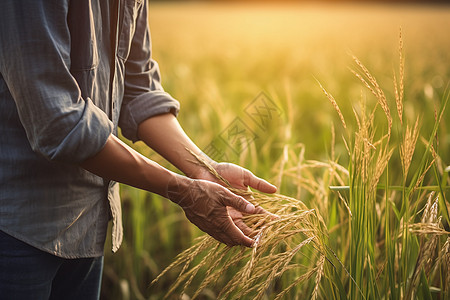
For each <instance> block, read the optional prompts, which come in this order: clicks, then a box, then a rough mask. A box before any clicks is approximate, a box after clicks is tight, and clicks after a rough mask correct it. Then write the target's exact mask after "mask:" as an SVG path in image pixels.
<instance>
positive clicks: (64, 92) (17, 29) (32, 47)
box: [0, 0, 113, 163]
mask: <svg viewBox="0 0 450 300" xmlns="http://www.w3.org/2000/svg"><path fill="white" fill-rule="evenodd" d="M68 2H69V1H44V0H29V1H18V0H4V1H1V3H0V11H1V17H0V73H1V74H0V75H1V76H2V77H3V79H4V81H5V82H6V84H7V86H8V90H9V92H10V94H11V96H12V98H13V99H14V101H15V103H16V106H17V111H18V114H19V117H20V121H21V123H22V125H23V127H24V129H25V131H26V134H27V137H28V140H29V142H30V145H31V148H32V149H33V150H34V151H35V152H37V153H40V154H41V155H43V156H44V157H46V158H47V159H49V160H55V161H63V162H70V163H78V162H81V161H83V160H85V159H86V158H88V157H91V156H93V155H94V154H96V153H97V152H99V151H100V150H101V148H102V147H103V146H104V145H105V143H106V140H107V139H108V137H109V135H110V134H111V132H112V129H113V125H112V123H111V122H110V120H109V119H108V117H107V115H106V114H105V113H104V112H103V111H102V110H101V109H99V108H98V107H97V106H95V105H94V104H93V102H92V101H91V100H90V99H83V98H82V97H81V93H80V89H79V87H78V84H77V82H76V80H75V79H74V78H73V76H72V74H71V73H70V71H69V69H70V42H71V41H70V34H69V29H68V26H67V21H66V20H67V11H68V7H67V6H68Z"/></svg>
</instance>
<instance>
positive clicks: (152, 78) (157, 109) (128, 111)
mask: <svg viewBox="0 0 450 300" xmlns="http://www.w3.org/2000/svg"><path fill="white" fill-rule="evenodd" d="M179 109H180V104H179V102H178V101H177V100H175V99H174V98H173V97H172V96H171V95H170V94H168V93H166V92H165V91H164V89H163V87H162V85H161V76H160V72H159V67H158V64H157V63H156V61H154V60H153V59H152V58H151V39H150V31H149V28H148V13H147V1H144V3H143V6H142V8H141V10H140V11H139V15H138V17H137V23H136V29H135V32H134V36H133V40H132V43H131V49H130V54H129V56H128V58H127V61H126V62H125V90H124V97H123V102H122V108H121V113H120V120H119V126H120V127H121V129H122V134H123V135H124V136H125V137H126V138H128V139H130V140H132V141H137V140H138V136H137V129H138V126H139V124H140V123H141V122H142V121H144V120H146V119H148V118H150V117H152V116H155V115H159V114H163V113H173V114H174V115H175V116H176V115H177V114H178V111H179Z"/></svg>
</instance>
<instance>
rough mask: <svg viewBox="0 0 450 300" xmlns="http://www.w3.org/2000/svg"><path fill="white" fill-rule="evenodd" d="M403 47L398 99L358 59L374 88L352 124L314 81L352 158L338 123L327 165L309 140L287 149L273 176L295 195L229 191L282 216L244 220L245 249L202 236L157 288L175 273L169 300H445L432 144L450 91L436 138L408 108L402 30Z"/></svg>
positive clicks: (438, 180)
mask: <svg viewBox="0 0 450 300" xmlns="http://www.w3.org/2000/svg"><path fill="white" fill-rule="evenodd" d="M399 40H400V45H399V57H400V62H399V71H398V74H397V75H394V92H393V93H392V94H393V95H394V96H393V97H390V96H388V94H387V93H385V91H384V90H383V89H382V88H381V86H380V84H379V83H378V81H377V79H376V78H375V77H374V76H373V75H372V74H371V73H370V71H369V70H368V69H367V68H366V67H365V66H364V64H363V63H362V62H361V61H360V60H359V59H358V58H356V57H355V56H353V61H354V63H355V70H351V71H352V73H353V74H354V75H355V76H356V78H357V80H359V81H360V82H361V83H362V85H363V87H364V88H366V89H367V90H368V92H369V95H368V96H366V95H365V94H362V95H361V98H360V100H359V103H358V105H355V106H354V109H353V111H354V120H355V122H354V123H356V124H355V125H354V126H353V127H352V126H351V125H352V124H353V123H351V122H348V120H346V119H345V117H344V115H343V113H342V112H341V110H340V109H339V105H338V103H337V101H336V100H335V98H334V97H333V96H332V95H331V93H329V92H327V90H326V89H325V88H324V87H323V86H322V85H321V84H320V83H319V86H320V88H321V89H322V90H323V92H324V94H325V96H326V97H327V98H328V99H329V100H330V101H331V103H332V105H333V107H334V108H335V109H336V111H337V113H338V115H339V118H340V120H341V122H342V126H343V127H344V129H345V131H344V132H345V134H344V136H343V143H344V145H345V149H346V150H347V151H346V153H339V154H338V155H337V157H336V153H335V133H334V126H333V128H332V135H331V136H332V143H331V152H330V158H329V160H328V161H325V162H324V161H314V160H306V159H305V154H304V153H305V151H304V150H305V146H304V145H301V144H297V145H289V144H287V145H285V146H284V148H283V154H282V156H281V157H280V159H279V160H278V161H277V162H276V163H275V165H274V172H275V173H276V174H278V175H277V181H278V182H277V183H278V184H279V185H280V184H281V182H282V181H283V182H285V183H286V182H289V183H290V184H292V185H293V186H295V187H296V189H297V194H296V197H295V198H292V197H287V196H284V195H279V194H276V195H265V194H261V193H258V192H254V191H250V190H247V191H241V190H236V189H233V188H232V187H230V186H228V188H229V189H230V190H232V191H233V192H235V193H237V194H239V195H242V196H245V197H247V198H248V199H249V200H250V201H252V202H253V203H254V204H255V205H260V206H262V207H263V208H265V209H266V210H268V211H269V212H271V213H273V214H276V215H277V216H278V218H271V217H270V216H266V215H251V216H246V217H245V218H244V221H245V222H246V224H247V225H248V226H250V227H251V228H252V229H253V230H255V231H256V232H258V234H257V235H256V236H255V241H256V242H255V245H254V247H253V248H252V249H244V248H240V247H233V248H231V247H227V246H225V245H221V244H220V243H218V242H217V241H215V240H214V239H212V238H211V237H209V236H206V235H204V236H201V237H199V238H198V239H197V240H196V241H195V242H194V244H193V246H191V247H190V248H189V249H187V250H185V251H183V252H182V253H181V254H179V255H178V256H177V258H176V259H175V260H174V261H173V262H172V264H170V265H169V266H168V267H167V268H166V270H164V271H163V272H162V273H161V274H160V275H159V276H158V277H156V278H155V279H154V280H153V282H152V284H157V282H158V281H159V280H161V278H163V277H164V276H165V275H166V274H167V272H169V271H173V270H176V272H178V277H177V279H176V281H175V282H174V283H173V284H172V286H171V287H170V289H168V292H167V294H166V297H169V296H170V295H172V294H174V293H175V292H178V293H180V295H189V296H191V297H192V298H197V297H199V296H200V295H202V293H204V292H205V291H209V292H211V291H212V290H214V291H217V293H218V294H217V295H216V294H213V296H214V297H217V298H219V299H285V298H286V299H300V298H305V297H306V298H311V299H317V298H321V299H322V298H327V299H388V298H389V299H416V298H419V299H447V298H448V297H449V295H450V292H449V287H450V284H449V277H450V273H449V272H450V271H449V265H450V264H449V259H450V253H449V251H450V250H449V249H450V246H449V242H450V240H449V239H450V237H449V235H450V232H449V229H448V228H449V223H450V222H449V214H448V207H449V200H448V197H449V196H448V190H449V188H448V182H449V180H448V171H449V170H448V169H449V168H448V167H447V168H444V167H443V165H442V160H441V159H440V157H439V153H438V152H437V149H439V147H438V144H437V143H438V138H437V137H438V129H439V126H440V124H441V120H442V119H443V117H444V112H445V107H446V105H447V102H448V99H449V93H448V91H447V93H446V95H445V96H444V98H443V99H442V103H441V107H440V109H439V110H438V111H436V113H435V118H434V121H435V122H434V126H433V127H432V130H431V132H428V133H425V134H424V133H422V132H421V117H422V116H414V117H413V118H412V119H411V118H410V117H409V118H408V117H406V114H405V113H404V107H405V105H406V104H405V101H404V98H405V96H404V95H405V88H404V83H403V82H404V77H405V71H404V70H405V67H404V55H403V41H402V36H401V34H400V39H399ZM391 98H393V99H391ZM373 99H374V100H375V101H373ZM371 103H373V104H371ZM392 111H395V112H396V113H395V115H396V116H393V113H392ZM424 136H426V137H427V138H425V137H424ZM345 155H347V156H348V157H344V156H345ZM340 161H346V162H347V166H343V164H342V163H339V162H340ZM199 163H201V164H203V166H204V167H206V168H209V169H210V171H211V172H212V173H213V174H215V173H214V170H213V169H212V168H211V167H209V166H208V165H207V164H206V163H205V162H204V161H202V160H199ZM219 179H220V178H219ZM223 184H224V185H226V182H223ZM299 199H305V200H304V201H301V200H299ZM305 203H308V205H306V204H305ZM208 288H213V289H212V290H211V289H209V290H208Z"/></svg>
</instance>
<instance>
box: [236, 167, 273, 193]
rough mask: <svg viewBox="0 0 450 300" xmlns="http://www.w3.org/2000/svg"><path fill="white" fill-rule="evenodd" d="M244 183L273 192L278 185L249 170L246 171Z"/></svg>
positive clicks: (261, 190)
mask: <svg viewBox="0 0 450 300" xmlns="http://www.w3.org/2000/svg"><path fill="white" fill-rule="evenodd" d="M244 184H245V185H246V186H249V187H252V188H254V189H256V190H258V191H260V192H263V193H268V194H273V193H275V192H276V191H277V187H276V186H274V185H273V184H271V183H269V182H267V181H266V180H264V179H262V178H259V177H256V176H255V175H254V174H253V173H252V172H250V171H248V170H245V172H244Z"/></svg>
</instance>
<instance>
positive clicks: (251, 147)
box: [102, 1, 450, 299]
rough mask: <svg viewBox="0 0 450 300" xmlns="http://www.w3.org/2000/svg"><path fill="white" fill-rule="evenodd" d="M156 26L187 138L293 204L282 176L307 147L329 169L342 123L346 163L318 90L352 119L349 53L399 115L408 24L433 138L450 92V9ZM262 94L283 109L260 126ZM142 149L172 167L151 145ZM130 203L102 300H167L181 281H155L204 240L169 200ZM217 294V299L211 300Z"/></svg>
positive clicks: (183, 16)
mask: <svg viewBox="0 0 450 300" xmlns="http://www.w3.org/2000/svg"><path fill="white" fill-rule="evenodd" d="M149 22H150V28H151V31H152V40H153V56H154V58H155V59H156V60H157V61H158V63H159V65H160V69H161V74H162V80H163V86H164V87H165V89H166V91H168V92H169V93H171V94H172V95H173V96H174V97H175V98H176V99H178V100H179V101H180V103H181V112H180V115H179V121H180V123H181V125H182V126H183V127H184V129H185V131H186V132H187V133H188V135H189V136H190V137H191V138H192V139H193V140H194V141H195V142H196V143H197V145H198V146H199V147H200V148H201V149H204V151H205V152H207V153H208V152H210V151H212V150H211V145H215V146H218V148H219V149H216V150H218V152H217V151H215V152H214V153H213V152H210V153H208V154H210V155H212V156H217V157H214V158H222V159H227V160H228V161H231V162H234V163H238V164H240V165H242V166H244V167H246V168H248V169H250V170H252V171H253V172H254V173H255V174H257V175H258V176H261V177H264V178H266V179H268V180H270V181H272V182H273V183H275V184H277V185H279V186H280V192H281V193H283V194H286V195H288V196H294V197H296V196H297V189H296V187H295V186H293V185H292V184H289V183H287V182H285V181H284V180H283V178H280V176H279V174H278V169H277V168H279V164H278V162H279V161H280V158H281V157H282V156H283V149H285V148H286V147H287V146H289V147H290V148H295V147H298V146H296V145H299V144H303V145H304V147H305V149H306V150H305V157H306V158H307V159H315V160H324V161H326V160H328V159H329V157H330V151H331V143H332V138H333V137H332V130H331V128H332V124H334V127H335V131H336V135H335V136H336V146H335V149H334V151H335V152H336V154H337V155H342V157H343V158H342V160H343V161H340V163H341V164H343V165H344V166H345V163H346V162H345V158H344V156H345V155H344V154H345V152H346V150H345V146H344V144H343V142H342V139H341V138H340V137H341V135H342V134H343V128H342V126H341V125H340V121H339V117H338V115H337V114H336V112H335V110H334V108H333V107H332V105H330V103H329V101H328V99H327V98H326V97H325V96H324V94H323V92H322V90H321V89H320V87H319V85H318V83H317V81H319V82H320V83H321V84H322V85H323V86H324V87H325V88H326V89H327V91H329V92H331V93H332V94H333V96H334V97H335V99H336V101H337V102H338V103H339V106H340V108H341V110H342V111H343V114H344V116H345V118H346V119H349V120H351V119H352V118H353V112H352V107H354V106H355V103H357V102H358V101H359V99H360V98H361V92H362V91H363V92H364V93H366V91H365V90H364V89H363V87H362V85H361V83H360V82H359V81H358V79H356V78H355V76H354V75H353V74H352V73H351V72H350V71H349V67H354V63H353V61H352V58H351V55H355V56H357V57H358V58H359V59H360V60H361V61H362V62H363V63H364V64H365V65H366V66H367V67H368V68H369V70H370V71H371V72H372V74H373V75H375V77H376V78H377V79H378V81H379V83H380V86H381V87H382V88H383V89H384V91H385V93H386V96H387V98H388V101H391V104H392V105H394V106H395V100H394V99H395V97H394V88H393V73H394V70H398V63H399V61H398V60H399V57H398V40H399V28H400V27H401V29H402V34H403V40H404V55H405V116H406V119H407V120H412V121H414V120H415V115H414V112H416V113H417V112H420V114H421V119H420V123H421V126H422V132H423V133H425V134H426V133H429V132H431V130H432V127H433V124H434V115H435V109H437V107H439V104H440V102H441V101H442V97H443V94H444V92H445V89H446V87H448V84H449V78H450V39H449V29H450V6H449V5H442V4H439V5H421V4H413V5H412V4H410V5H407V4H398V3H397V4H376V3H372V2H371V3H367V4H356V3H315V2H306V3H299V4H295V3H278V4H277V3H276V2H272V3H264V4H260V3H256V2H251V3H248V2H246V3H238V2H232V3H228V2H220V3H208V2H152V1H151V2H150V17H149ZM261 93H263V94H261ZM260 95H264V96H265V97H267V98H268V99H270V100H271V101H272V102H273V104H274V105H275V107H276V108H277V113H276V114H274V115H273V118H272V119H270V123H269V124H268V126H266V127H264V128H263V129H261V128H260V127H258V124H257V122H255V121H254V120H253V119H251V118H250V117H249V115H248V114H247V113H246V112H247V111H248V109H249V108H250V109H251V107H252V105H253V104H254V103H255V102H254V101H255V99H258V97H259V96H260ZM368 101H371V100H369V98H368ZM394 106H393V107H394ZM236 118H239V120H240V121H242V123H243V124H244V125H245V128H247V129H248V132H247V133H246V134H249V135H250V137H252V138H251V143H249V144H248V146H247V147H243V148H244V149H238V151H235V150H236V149H233V148H232V147H229V146H227V142H226V141H224V140H223V139H221V137H224V132H226V130H227V128H229V127H230V125H231V124H233V122H235V120H236ZM351 126H352V125H351V124H350V127H351ZM380 126H384V125H380ZM449 129H450V111H449V110H448V109H447V112H446V113H445V115H444V120H443V124H442V125H441V128H440V137H439V141H440V142H439V151H440V152H439V154H440V155H441V158H442V161H443V164H445V165H450V151H449V150H450V131H449ZM225 136H226V135H225ZM133 147H135V148H136V149H138V150H139V151H141V152H142V153H143V154H145V155H147V156H149V157H150V158H152V159H154V160H156V161H158V162H160V163H161V164H163V165H165V166H168V167H169V168H171V167H170V166H169V165H168V164H167V163H166V162H164V161H163V160H162V159H161V158H160V157H159V156H158V155H156V154H155V153H153V152H151V151H149V150H146V149H145V148H144V147H143V145H142V144H140V143H136V144H134V145H133ZM219 154H220V155H219ZM122 196H123V210H124V216H123V219H124V227H125V228H124V229H125V238H124V239H125V240H124V244H123V246H122V248H121V249H120V250H119V252H118V253H116V254H114V255H111V254H110V252H109V244H108V245H107V248H106V249H107V250H106V254H105V255H106V258H105V259H106V261H105V272H104V280H103V290H102V299H161V298H162V296H163V295H164V294H165V292H166V291H167V288H168V286H169V285H170V284H171V283H172V282H173V281H174V279H175V278H174V276H176V273H174V274H171V273H168V274H167V275H166V276H165V277H164V278H163V279H162V281H161V282H159V283H158V284H157V285H155V286H151V287H150V286H149V283H150V282H151V281H152V280H153V279H154V278H155V277H156V276H157V275H158V274H159V273H160V272H161V271H162V270H163V269H164V268H165V267H166V266H168V265H169V264H170V263H171V262H172V261H173V259H174V258H175V256H176V255H177V254H178V253H180V252H181V251H182V250H184V249H187V248H188V247H189V246H190V245H191V243H192V241H193V239H194V238H195V237H197V236H199V235H201V232H199V231H198V230H197V229H195V228H194V227H193V226H191V225H190V223H189V222H188V221H187V220H186V219H185V217H184V214H183V212H182V211H181V209H179V208H178V207H177V206H175V205H173V204H172V203H170V201H168V200H166V199H163V198H160V197H157V196H155V195H152V194H149V193H146V192H142V191H139V190H136V189H133V188H129V187H126V186H123V187H122ZM302 200H304V201H305V202H306V203H307V205H311V207H316V205H315V204H314V203H308V199H302ZM171 276H172V277H171ZM226 276H227V274H224V280H226ZM215 292H216V291H214V290H213V289H212V290H210V291H209V295H210V296H209V297H210V299H214V295H215ZM204 297H205V298H206V299H208V293H205V295H204Z"/></svg>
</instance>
